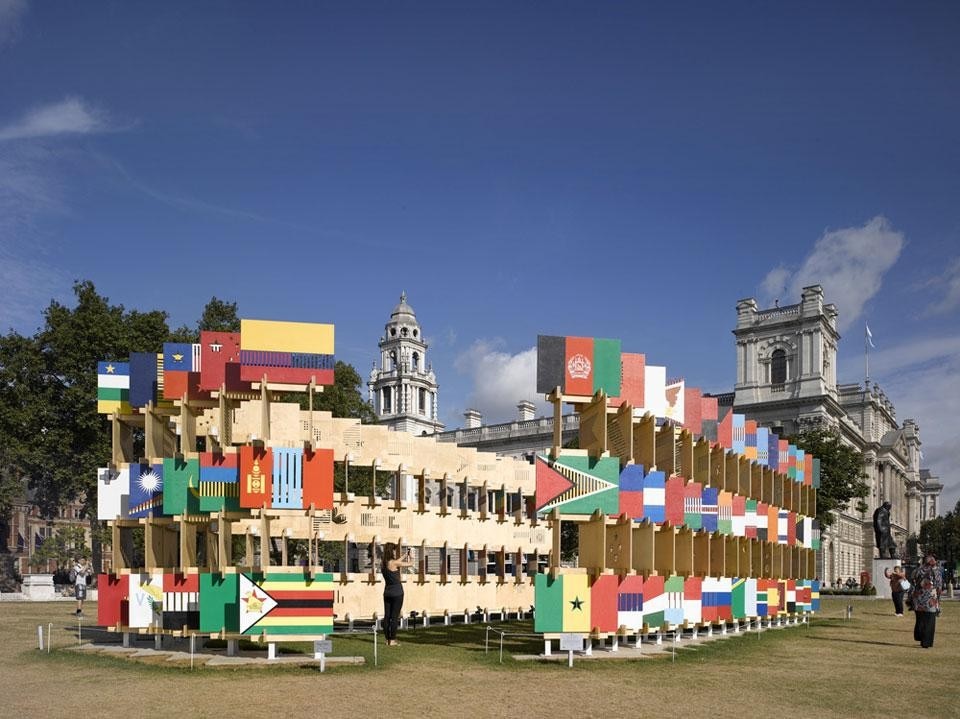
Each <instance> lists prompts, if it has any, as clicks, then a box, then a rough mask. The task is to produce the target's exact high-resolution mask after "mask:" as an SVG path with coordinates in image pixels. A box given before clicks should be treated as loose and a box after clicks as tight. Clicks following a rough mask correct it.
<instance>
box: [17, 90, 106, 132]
mask: <svg viewBox="0 0 960 719" xmlns="http://www.w3.org/2000/svg"><path fill="white" fill-rule="evenodd" d="M111 129H113V128H112V127H111V125H110V122H109V118H108V116H107V114H106V113H105V112H104V111H102V110H100V109H98V108H96V107H94V106H92V105H90V104H89V103H86V102H84V101H83V100H81V99H80V98H78V97H67V98H65V99H64V100H61V101H60V102H55V103H51V104H49V105H42V106H40V107H36V108H34V109H32V110H29V111H28V112H27V113H26V114H24V116H23V117H21V118H20V119H19V120H17V121H15V122H12V123H10V124H8V125H4V126H2V127H0V141H11V140H29V139H35V138H40V137H56V136H58V135H89V134H91V133H99V132H108V131H110V130H111Z"/></svg>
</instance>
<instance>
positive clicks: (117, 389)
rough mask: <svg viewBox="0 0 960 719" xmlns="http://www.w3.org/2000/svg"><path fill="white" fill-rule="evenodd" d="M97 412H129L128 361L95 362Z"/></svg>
mask: <svg viewBox="0 0 960 719" xmlns="http://www.w3.org/2000/svg"><path fill="white" fill-rule="evenodd" d="M97 412H99V413H100V414H130V412H132V409H131V408H130V363H129V362H98V363H97Z"/></svg>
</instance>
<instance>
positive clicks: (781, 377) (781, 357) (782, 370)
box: [770, 350, 787, 384]
mask: <svg viewBox="0 0 960 719" xmlns="http://www.w3.org/2000/svg"><path fill="white" fill-rule="evenodd" d="M786 381H787V353H786V352H784V351H783V350H774V351H773V354H772V355H770V383H771V384H783V383H784V382H786Z"/></svg>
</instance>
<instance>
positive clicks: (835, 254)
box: [760, 215, 904, 332]
mask: <svg viewBox="0 0 960 719" xmlns="http://www.w3.org/2000/svg"><path fill="white" fill-rule="evenodd" d="M903 245H904V237H903V233H902V232H898V231H897V230H895V229H893V227H892V226H891V225H890V222H889V221H888V220H887V219H886V218H885V217H882V216H879V215H878V216H877V217H874V218H873V219H871V220H870V221H869V222H867V223H866V224H864V225H863V226H862V227H845V228H842V229H839V230H827V231H826V232H824V233H823V235H822V236H821V237H820V239H819V240H817V242H816V244H815V245H814V246H813V250H812V251H811V252H810V254H809V255H807V257H806V259H804V261H803V264H802V265H801V266H800V268H799V269H798V270H797V271H796V272H791V271H790V270H789V269H788V268H785V267H782V266H781V267H777V268H775V269H773V270H771V271H770V272H769V273H767V276H766V277H765V278H764V279H763V282H762V283H761V286H760V289H761V299H762V301H763V302H765V303H766V305H767V306H769V305H770V304H772V302H773V300H774V299H775V298H779V299H781V301H782V302H784V303H786V302H790V303H793V302H798V301H799V299H800V292H801V291H802V289H803V288H804V287H807V286H809V285H814V284H819V285H822V286H823V291H824V295H825V297H826V300H827V301H828V302H832V303H834V304H835V305H836V306H837V309H838V310H839V312H840V315H839V317H838V318H837V321H838V325H839V329H840V331H841V332H842V331H843V330H845V329H846V328H847V327H850V326H851V325H852V324H853V323H854V322H855V321H856V320H857V319H858V318H859V317H860V316H861V314H862V313H863V308H864V305H865V304H866V303H867V302H868V301H869V300H870V299H871V298H872V297H873V296H874V295H876V294H877V292H879V291H880V287H881V285H882V282H883V276H884V274H886V272H887V270H889V269H890V268H891V267H893V265H894V264H895V263H896V261H897V259H898V258H899V257H900V252H901V251H902V250H903ZM784 287H786V291H785V292H784V293H783V294H781V292H782V290H783V288H784Z"/></svg>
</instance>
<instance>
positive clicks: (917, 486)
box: [720, 285, 942, 585]
mask: <svg viewBox="0 0 960 719" xmlns="http://www.w3.org/2000/svg"><path fill="white" fill-rule="evenodd" d="M837 315H838V311H837V308H836V307H835V306H834V305H832V304H827V303H825V302H824V296H823V289H822V288H821V287H820V286H819V285H813V286H811V287H806V288H804V289H803V292H802V294H801V298H800V302H799V303H798V304H794V305H788V306H782V307H780V306H775V307H772V308H768V309H760V308H759V307H758V306H757V302H756V300H755V299H752V298H750V299H744V300H741V301H740V302H738V303H737V326H736V329H735V330H734V331H733V334H734V336H735V337H736V352H737V381H736V385H735V386H734V392H733V393H732V394H731V395H727V396H726V397H723V396H721V397H720V402H721V405H723V404H725V403H726V404H732V405H733V410H734V411H736V412H738V413H741V414H744V415H746V416H747V417H749V418H750V419H754V420H756V421H757V422H758V424H759V425H760V426H764V427H769V428H771V430H772V431H774V432H776V433H777V434H779V435H780V436H784V435H786V436H793V435H795V434H796V433H797V432H799V431H801V430H803V429H804V428H806V427H809V426H815V425H823V426H827V427H833V428H836V429H837V430H839V432H840V435H841V437H842V438H843V441H844V442H846V443H847V444H849V445H850V446H852V447H855V448H856V449H858V450H859V451H861V452H863V455H864V460H865V464H864V471H865V473H866V475H867V479H866V482H867V484H868V486H869V487H870V493H869V495H868V496H867V497H866V498H865V501H864V503H862V504H861V505H860V506H861V507H862V508H863V510H864V511H860V510H859V509H858V508H857V506H856V505H857V503H856V502H855V503H853V506H850V507H848V508H847V510H846V511H844V512H841V513H838V515H837V520H836V522H835V523H834V524H833V526H832V527H830V528H829V529H827V530H825V531H824V533H823V536H822V543H821V547H822V549H821V552H820V554H819V556H818V566H817V571H818V574H819V576H820V577H821V578H823V579H824V580H825V581H827V582H828V583H829V584H831V585H832V584H833V582H834V581H835V580H836V578H838V577H842V578H844V579H846V578H848V577H854V578H859V574H860V572H861V571H871V570H872V559H873V557H874V556H875V555H876V550H875V549H874V537H873V510H874V509H875V508H876V507H878V506H879V505H880V504H881V503H882V502H884V501H889V502H890V503H891V504H892V505H893V506H892V509H891V524H892V529H893V536H894V539H895V540H896V542H897V546H898V547H899V548H900V551H901V552H903V551H904V550H905V545H906V539H907V537H908V536H909V535H911V534H915V533H918V532H919V530H920V523H921V522H922V521H924V520H926V519H930V518H931V517H934V516H936V515H937V514H938V511H939V507H938V499H939V495H940V490H941V489H942V485H940V483H939V482H938V481H937V479H936V478H935V477H931V476H930V474H929V472H927V471H926V470H921V469H920V461H921V459H920V457H921V455H920V447H921V440H920V427H919V425H918V424H917V422H916V421H915V420H913V419H905V420H904V421H903V422H902V423H898V421H897V416H896V409H895V408H894V405H893V402H892V401H891V400H890V399H889V398H888V397H887V396H886V395H885V394H884V392H883V390H882V389H881V388H880V387H879V386H878V385H877V384H876V383H875V382H871V381H870V380H869V379H866V380H865V381H864V382H863V383H851V384H840V383H838V382H837V363H836V358H837V346H838V343H839V341H840V334H839V332H838V331H837ZM731 400H732V402H731Z"/></svg>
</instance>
